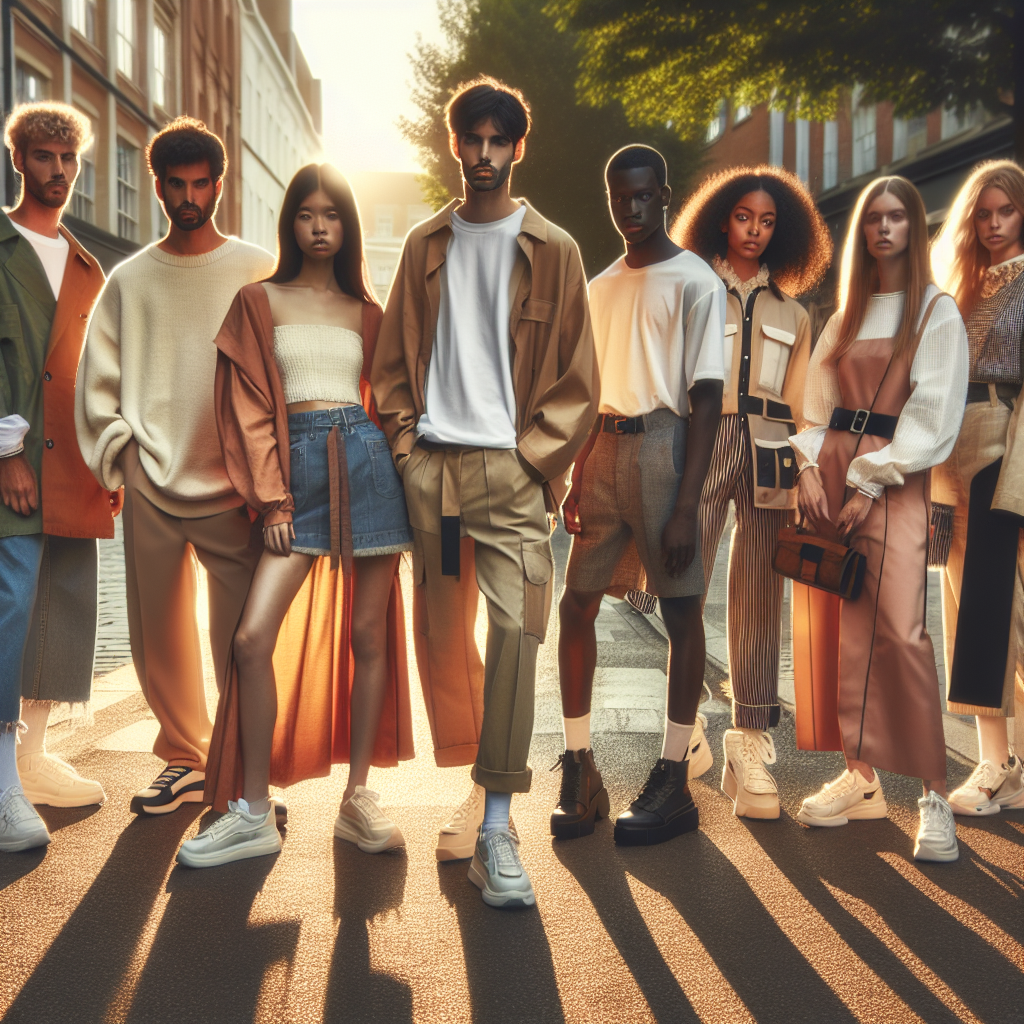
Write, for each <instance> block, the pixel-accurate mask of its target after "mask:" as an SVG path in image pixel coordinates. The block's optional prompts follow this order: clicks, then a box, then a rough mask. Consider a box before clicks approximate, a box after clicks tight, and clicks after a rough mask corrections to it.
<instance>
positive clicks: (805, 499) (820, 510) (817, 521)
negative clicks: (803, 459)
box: [796, 466, 832, 531]
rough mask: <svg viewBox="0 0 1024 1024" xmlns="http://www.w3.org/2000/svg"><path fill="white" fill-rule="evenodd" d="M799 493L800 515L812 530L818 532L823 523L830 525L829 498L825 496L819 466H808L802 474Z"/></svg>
mask: <svg viewBox="0 0 1024 1024" xmlns="http://www.w3.org/2000/svg"><path fill="white" fill-rule="evenodd" d="M798 485H799V489H798V491H797V498H796V503H797V508H799V509H800V514H801V515H802V516H803V517H804V519H805V520H807V522H808V523H809V524H810V526H811V529H812V530H815V531H817V530H818V529H819V528H820V526H821V524H822V523H830V522H831V521H832V520H831V519H829V517H828V498H827V497H826V496H825V488H824V487H822V485H821V474H820V473H819V472H818V467H817V466H808V467H807V469H805V470H804V471H803V472H802V473H801V474H800V479H799V480H798Z"/></svg>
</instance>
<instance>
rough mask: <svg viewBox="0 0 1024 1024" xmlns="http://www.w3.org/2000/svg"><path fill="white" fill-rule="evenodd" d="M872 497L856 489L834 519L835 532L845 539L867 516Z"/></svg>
mask: <svg viewBox="0 0 1024 1024" xmlns="http://www.w3.org/2000/svg"><path fill="white" fill-rule="evenodd" d="M873 504H874V499H873V498H869V497H868V496H867V495H866V494H861V493H860V491H858V492H857V493H856V494H855V495H854V496H853V497H852V498H851V499H850V500H849V501H848V502H847V503H846V504H845V505H844V506H843V511H842V512H840V513H839V518H838V519H837V520H836V533H838V534H839V539H840V540H846V539H847V538H848V537H849V536H850V534H852V533H853V532H854V531H855V530H856V529H857V528H858V527H859V526H860V525H861V523H863V522H864V520H865V519H867V517H868V513H869V512H870V511H871V506H872V505H873Z"/></svg>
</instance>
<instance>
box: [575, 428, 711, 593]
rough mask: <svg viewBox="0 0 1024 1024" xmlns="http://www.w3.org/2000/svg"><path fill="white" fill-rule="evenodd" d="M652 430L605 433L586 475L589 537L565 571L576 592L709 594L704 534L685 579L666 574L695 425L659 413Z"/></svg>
mask: <svg viewBox="0 0 1024 1024" xmlns="http://www.w3.org/2000/svg"><path fill="white" fill-rule="evenodd" d="M644 425H645V427H646V429H645V431H644V432H643V433H641V434H609V433H604V432H602V433H600V434H598V435H597V442H596V443H595V444H594V448H593V450H592V451H591V453H590V456H589V458H588V459H587V462H586V465H585V466H584V469H583V492H582V494H581V496H580V527H581V532H580V533H579V534H577V535H576V536H574V537H573V539H572V549H571V550H570V552H569V564H568V566H567V567H566V570H565V585H566V586H567V587H569V588H570V589H571V590H578V591H581V592H589V593H593V592H596V591H604V592H606V593H610V594H614V595H616V596H619V597H621V596H622V595H624V594H625V592H626V591H627V590H631V589H634V588H638V589H644V590H647V591H649V592H650V593H652V594H655V595H656V596H657V597H691V596H693V595H695V594H702V593H704V569H703V566H702V563H701V553H700V537H699V530H698V537H697V550H696V553H695V554H694V558H693V561H692V562H691V563H690V565H689V566H688V567H687V569H686V570H685V572H683V573H682V575H680V576H670V575H669V574H668V573H667V572H666V571H665V557H664V555H663V554H662V550H661V535H662V533H663V532H664V530H665V526H666V524H667V523H668V521H669V518H670V516H671V515H672V510H673V509H674V508H675V504H676V499H677V498H678V496H679V484H680V482H681V481H682V477H683V466H684V464H685V461H686V427H687V422H686V420H684V419H681V418H680V417H679V416H676V415H675V413H673V412H670V411H669V410H668V409H656V410H655V411H654V412H652V413H649V414H648V415H647V416H645V417H644Z"/></svg>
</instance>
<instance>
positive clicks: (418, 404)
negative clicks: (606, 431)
mask: <svg viewBox="0 0 1024 1024" xmlns="http://www.w3.org/2000/svg"><path fill="white" fill-rule="evenodd" d="M517 201H518V202H520V203H522V204H523V205H524V206H525V207H526V215H525V216H524V217H523V225H522V229H521V230H520V233H519V238H518V241H519V248H520V253H519V254H518V256H517V259H516V265H515V269H514V271H513V274H512V281H511V283H510V294H511V296H512V302H511V305H510V310H511V312H510V316H509V333H510V336H511V339H512V384H513V388H514V390H515V396H516V437H517V445H518V449H519V452H520V454H521V455H522V457H523V458H524V459H525V460H526V461H527V462H528V463H529V464H530V466H531V467H533V469H534V470H535V472H536V475H537V477H538V478H539V479H541V480H543V481H544V492H545V500H546V503H547V508H548V511H549V512H556V511H557V510H558V508H559V507H560V506H561V504H562V501H563V500H564V499H565V495H566V493H567V491H568V488H569V479H568V473H569V470H570V469H571V467H572V464H573V461H574V460H575V458H576V455H577V453H578V452H579V450H580V449H581V448H582V447H583V444H584V442H585V441H586V439H587V435H588V433H589V432H590V428H591V426H592V425H593V423H594V419H595V417H596V415H597V402H598V398H599V396H600V384H599V379H598V370H597V359H596V357H595V354H594V335H593V331H592V329H591V325H590V309H589V306H588V304H587V283H586V277H585V276H584V273H583V264H582V262H581V260H580V254H579V250H578V249H577V247H576V243H575V242H574V241H573V240H572V238H570V236H569V235H568V234H566V232H564V231H563V230H562V229H561V228H559V227H556V226H555V225H554V224H551V223H550V222H549V221H546V220H545V219H544V218H543V217H542V216H541V215H540V214H539V213H537V211H536V210H534V209H533V207H531V206H530V204H529V203H527V202H525V200H521V199H520V200H517ZM460 202H461V201H460V200H453V201H452V202H451V203H449V204H448V206H446V207H445V208H444V209H443V210H441V211H440V212H439V213H437V214H435V215H434V216H433V217H432V218H431V219H430V220H427V221H424V222H423V223H422V224H417V225H416V227H414V228H413V229H412V231H411V232H409V235H408V237H407V238H406V240H405V247H404V248H403V250H402V258H401V261H400V262H399V264H398V270H397V271H396V273H395V280H394V282H393V283H392V285H391V292H390V293H389V295H388V302H387V308H386V309H385V311H384V321H383V323H382V324H381V328H380V334H379V336H378V338H377V351H376V354H375V356H374V360H373V370H372V372H371V375H370V382H371V384H372V387H373V396H374V398H375V399H376V402H377V411H378V413H379V415H380V420H381V423H382V425H383V428H384V433H385V434H386V435H387V438H388V441H389V442H390V444H391V450H392V453H393V455H394V458H395V463H396V465H397V466H398V467H399V470H401V464H402V462H403V461H404V460H405V458H406V457H407V456H408V455H409V453H410V452H411V451H412V448H413V446H414V445H415V443H416V429H415V428H416V424H417V422H418V421H419V418H420V416H422V415H423V410H424V380H425V376H426V371H427V366H428V365H429V364H430V354H431V350H432V349H433V345H434V334H435V331H436V329H437V314H438V309H439V307H440V302H441V268H442V266H443V264H444V261H445V258H446V255H447V252H448V243H449V241H450V239H451V237H452V227H451V215H452V211H453V210H455V209H456V208H457V207H458V206H459V204H460Z"/></svg>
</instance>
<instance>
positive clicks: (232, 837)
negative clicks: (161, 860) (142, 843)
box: [178, 800, 281, 868]
mask: <svg viewBox="0 0 1024 1024" xmlns="http://www.w3.org/2000/svg"><path fill="white" fill-rule="evenodd" d="M280 852H281V836H280V834H279V833H278V831H277V823H276V822H275V820H274V806H273V801H271V806H270V810H269V811H267V812H266V813H265V814H252V813H251V812H250V811H249V805H248V804H247V803H246V802H245V801H244V800H238V801H235V800H229V801H228V813H227V814H224V815H222V816H221V817H219V818H218V819H217V820H216V821H215V822H214V823H213V824H212V825H211V826H210V827H209V828H208V829H206V831H205V832H200V833H199V835H197V836H196V837H195V839H189V840H186V841H185V842H184V843H182V844H181V849H180V850H179V851H178V863H179V864H184V865H185V867H188V868H214V867H218V866H220V865H221V864H230V863H231V862H232V861H236V860H247V859H248V858H249V857H264V856H266V855H268V854H271V853H280Z"/></svg>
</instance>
